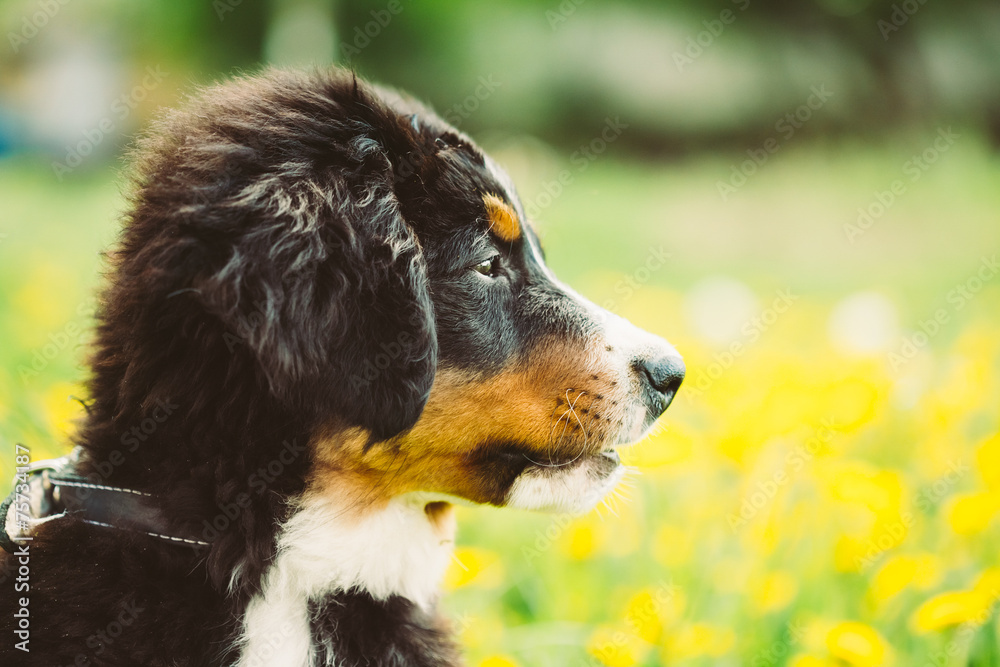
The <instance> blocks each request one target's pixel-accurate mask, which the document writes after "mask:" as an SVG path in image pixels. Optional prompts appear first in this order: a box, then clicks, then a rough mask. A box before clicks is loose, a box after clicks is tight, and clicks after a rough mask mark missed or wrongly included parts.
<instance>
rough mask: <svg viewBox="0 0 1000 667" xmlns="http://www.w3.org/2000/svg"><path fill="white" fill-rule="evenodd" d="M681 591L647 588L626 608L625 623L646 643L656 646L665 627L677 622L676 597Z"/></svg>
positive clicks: (633, 598)
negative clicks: (675, 613)
mask: <svg viewBox="0 0 1000 667" xmlns="http://www.w3.org/2000/svg"><path fill="white" fill-rule="evenodd" d="M679 593H680V590H679V589H676V590H675V589H674V588H673V587H671V588H666V587H661V588H660V589H658V590H653V589H650V588H647V589H645V590H642V591H640V592H639V593H638V594H636V595H634V596H633V597H632V599H631V600H629V602H628V605H627V606H626V608H625V623H626V625H628V628H629V630H631V631H632V633H633V634H635V635H636V636H638V637H641V638H642V639H644V640H645V641H647V642H649V643H651V644H655V643H656V642H657V641H659V639H660V634H661V633H662V632H663V626H664V625H666V624H668V623H671V622H673V621H674V620H676V616H675V615H674V612H675V611H677V607H676V605H677V601H676V600H675V598H676V596H677V595H678V594H679Z"/></svg>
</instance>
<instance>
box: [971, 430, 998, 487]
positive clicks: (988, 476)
mask: <svg viewBox="0 0 1000 667" xmlns="http://www.w3.org/2000/svg"><path fill="white" fill-rule="evenodd" d="M976 463H977V464H978V468H979V474H980V475H982V477H983V481H985V482H986V485H987V486H988V487H990V489H992V490H994V491H996V490H1000V433H997V434H996V435H994V436H993V437H991V438H987V439H986V440H985V441H984V442H983V443H982V445H980V447H979V450H978V451H977V452H976Z"/></svg>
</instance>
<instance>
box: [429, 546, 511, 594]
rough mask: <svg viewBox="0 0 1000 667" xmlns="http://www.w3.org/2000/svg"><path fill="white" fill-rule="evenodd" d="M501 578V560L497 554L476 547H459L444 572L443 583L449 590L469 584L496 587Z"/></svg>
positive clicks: (502, 569)
mask: <svg viewBox="0 0 1000 667" xmlns="http://www.w3.org/2000/svg"><path fill="white" fill-rule="evenodd" d="M503 578H504V568H503V562H502V561H501V560H500V557H499V556H498V555H497V554H495V553H494V552H492V551H490V550H488V549H481V548H478V547H459V548H458V549H455V554H454V557H453V558H452V563H451V567H449V568H448V571H447V572H446V573H445V577H444V585H445V587H446V588H448V589H449V590H454V589H456V588H461V587H462V586H469V585H472V586H479V587H480V588H496V587H497V586H499V585H500V583H501V582H502V581H503Z"/></svg>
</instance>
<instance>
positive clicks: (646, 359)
mask: <svg viewBox="0 0 1000 667" xmlns="http://www.w3.org/2000/svg"><path fill="white" fill-rule="evenodd" d="M632 367H633V368H634V369H635V371H636V373H637V374H638V375H639V379H640V380H641V381H642V383H643V385H644V387H645V389H646V403H647V407H648V408H649V412H650V414H651V415H652V416H656V417H658V416H660V415H661V414H663V412H664V411H665V410H666V409H667V407H669V406H670V403H671V402H672V401H673V400H674V396H676V395H677V390H678V389H680V386H681V382H683V381H684V370H685V369H684V360H683V359H681V358H680V357H679V356H678V355H676V354H663V353H653V354H647V355H644V356H641V357H638V358H636V359H635V360H634V361H633V362H632Z"/></svg>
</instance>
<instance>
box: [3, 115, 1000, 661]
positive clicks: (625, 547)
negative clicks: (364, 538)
mask: <svg viewBox="0 0 1000 667" xmlns="http://www.w3.org/2000/svg"><path fill="white" fill-rule="evenodd" d="M934 137H935V131H934V130H930V131H928V132H926V133H921V132H913V133H911V134H907V135H901V136H898V137H895V138H892V139H887V140H886V142H885V143H884V144H883V145H871V144H866V143H861V142H858V143H851V144H822V143H812V144H802V145H797V144H793V145H790V146H788V147H786V148H783V149H782V151H781V152H780V153H779V154H776V155H775V156H773V157H771V158H770V160H769V161H768V163H767V164H765V165H763V166H762V167H760V168H759V170H758V172H757V173H755V174H754V175H753V176H752V177H750V178H748V179H747V183H746V184H745V185H744V186H742V187H741V188H739V189H738V191H737V192H735V193H733V194H731V195H730V196H729V197H728V200H726V201H723V200H722V198H721V197H720V194H719V190H718V186H717V183H718V181H720V180H725V179H727V178H729V176H730V174H731V168H732V166H733V165H734V164H738V163H739V162H740V161H742V159H744V158H745V157H746V156H745V155H739V154H735V153H734V154H733V155H727V156H722V155H710V156H702V157H696V158H690V159H686V160H684V161H678V162H675V163H669V164H652V163H645V164H643V163H630V162H621V161H617V160H616V159H615V158H614V157H613V156H612V153H613V151H612V152H609V154H608V155H607V156H602V157H600V158H599V159H597V160H595V161H594V162H593V163H591V164H589V165H587V167H586V168H585V169H581V168H579V166H577V165H574V164H573V163H572V162H571V161H570V160H569V155H566V156H559V155H555V154H549V153H544V154H540V153H538V152H537V151H534V149H530V147H525V146H523V145H518V144H513V143H507V144H504V145H503V146H498V147H497V152H498V153H499V154H500V156H501V160H502V161H506V162H507V163H508V164H509V165H510V166H511V168H512V172H513V175H514V178H515V181H516V182H518V183H519V185H520V187H521V189H522V197H523V198H524V199H525V201H531V202H533V203H534V204H536V205H537V206H538V207H539V209H540V210H541V216H540V217H541V221H540V223H539V225H540V228H541V233H542V236H543V238H544V240H545V243H546V246H547V252H548V256H549V262H550V264H551V265H552V266H553V267H554V269H555V270H556V272H557V273H558V274H560V276H561V277H562V278H563V279H564V280H566V281H567V282H569V283H570V284H572V285H574V286H575V287H576V288H577V289H578V290H580V291H581V292H583V293H584V294H585V295H587V296H589V297H590V298H592V299H594V300H595V301H596V302H598V303H601V304H606V305H607V306H609V307H611V308H612V309H614V310H615V311H617V312H619V313H620V314H623V315H625V316H626V317H628V318H630V319H632V320H633V321H634V322H636V323H637V324H639V325H641V326H643V327H646V328H648V329H650V330H653V331H655V332H657V333H660V334H662V335H664V336H665V337H667V338H668V339H670V340H671V341H672V342H673V343H674V344H675V345H676V346H677V348H678V349H679V350H680V351H681V352H682V353H683V354H684V355H685V359H686V361H687V364H688V379H687V381H686V383H685V387H684V388H682V390H681V393H680V396H679V397H678V399H677V400H676V401H675V403H674V406H673V407H671V409H670V410H669V411H668V412H667V414H666V415H665V417H664V419H663V422H662V428H659V429H658V430H657V432H656V433H654V435H652V436H651V437H650V438H648V439H647V440H646V441H644V442H643V443H640V444H639V445H637V446H636V447H635V448H633V449H632V450H630V451H629V452H628V458H629V462H630V463H631V465H633V466H634V467H635V474H633V475H630V476H629V478H628V480H627V484H625V485H623V487H622V488H620V489H619V490H618V492H617V494H616V496H615V497H614V498H612V499H610V500H609V502H608V503H607V505H606V506H602V507H599V508H598V509H597V510H596V511H595V512H593V513H592V514H590V515H588V516H585V517H579V518H571V517H560V516H544V515H532V514H526V513H518V512H512V511H500V510H495V509H492V508H471V507H470V508H462V509H461V510H460V529H459V530H460V532H459V549H458V551H457V554H456V562H455V563H454V565H453V567H452V569H451V571H450V572H449V576H448V581H447V587H448V588H449V590H450V593H449V595H448V597H447V600H446V608H447V610H448V612H449V614H450V615H451V616H452V617H453V619H454V623H455V625H456V627H457V628H458V630H459V631H460V636H461V639H462V642H463V644H464V645H465V647H466V653H467V656H468V661H469V664H470V665H485V666H487V667H504V666H507V665H524V666H548V665H551V666H553V667H554V666H563V665H578V664H579V665H583V664H588V665H589V664H593V665H600V664H606V665H609V666H610V667H628V666H631V665H658V664H665V665H712V666H719V665H750V666H751V667H757V666H763V665H786V664H787V665H795V666H796V667H817V666H820V665H855V666H858V667H861V666H867V665H871V666H874V665H890V664H893V665H899V666H914V667H922V666H923V665H925V664H929V665H935V666H943V665H968V664H975V665H997V664H1000V647H998V641H997V635H998V628H997V618H996V615H995V614H994V607H995V602H996V601H997V599H998V598H1000V556H998V555H997V554H998V553H1000V551H998V547H1000V539H998V538H1000V532H998V526H997V521H996V515H997V514H998V512H1000V435H998V427H1000V379H998V378H1000V336H998V335H997V334H998V327H1000V275H998V273H997V270H994V269H993V268H991V267H993V266H994V262H995V261H996V253H998V252H1000V159H998V157H997V156H996V155H991V154H990V153H989V152H988V151H987V149H986V148H985V147H984V144H983V142H982V141H981V140H980V139H979V137H977V136H975V135H973V134H972V133H965V132H963V131H961V130H960V131H959V138H958V139H957V140H956V141H955V143H954V145H952V146H950V147H949V148H948V149H947V151H943V152H940V154H939V155H937V157H936V158H935V160H934V161H933V162H932V163H929V164H926V165H925V166H926V167H927V168H926V169H918V171H917V172H914V171H913V170H912V166H913V165H912V163H911V160H912V158H913V156H915V155H917V156H919V155H921V154H923V152H924V151H925V150H927V149H928V147H929V146H932V145H933V140H934ZM562 170H569V171H570V173H571V176H572V178H571V180H570V182H569V183H568V184H567V185H565V186H564V187H563V189H562V192H561V193H560V194H558V196H551V194H549V196H548V197H545V196H543V193H546V194H548V191H547V190H546V184H550V185H551V183H552V182H553V180H554V179H555V180H558V177H559V174H560V172H561V171H562ZM917 174H918V175H917ZM915 175H916V177H914V176H915ZM895 181H899V183H900V184H901V186H899V187H897V188H896V189H897V193H895V194H893V195H892V198H893V199H894V201H893V202H892V203H891V204H889V205H887V206H883V208H884V209H885V210H884V213H882V214H880V215H877V216H872V220H871V223H870V224H868V225H867V229H864V230H863V233H861V234H860V235H857V234H854V235H853V237H852V228H851V227H849V226H850V225H854V226H857V225H858V217H859V212H858V209H859V208H862V209H868V210H869V211H873V210H874V211H876V212H877V211H878V210H879V209H878V207H877V206H874V207H873V203H879V199H880V198H881V199H882V200H884V201H888V199H887V195H886V193H892V188H893V183H894V182H895ZM120 187H121V186H120V182H119V181H118V179H116V177H115V175H114V174H112V173H111V172H110V171H107V172H104V171H102V172H94V173H89V174H74V175H73V176H72V177H71V178H68V179H66V181H65V182H64V183H57V182H56V180H55V178H54V177H53V175H52V173H51V171H50V170H49V169H48V167H47V166H46V165H39V164H35V163H30V162H16V161H9V162H6V163H3V162H0V202H2V204H0V208H2V214H0V216H2V217H0V284H2V286H3V289H2V290H0V341H2V347H0V443H2V447H0V452H4V454H3V455H2V458H0V474H2V476H3V477H5V478H9V477H10V475H11V474H12V466H13V443H14V442H21V443H24V444H26V445H27V446H28V447H29V448H30V450H31V452H32V458H34V459H41V458H45V457H47V456H50V455H55V454H59V453H61V452H63V451H65V449H66V447H67V446H68V445H67V442H68V441H67V438H68V434H69V433H70V432H71V431H72V428H73V426H72V424H73V420H74V419H76V418H78V417H79V415H80V413H81V408H80V405H79V404H78V403H77V402H75V401H74V400H73V399H72V398H71V397H73V396H83V395H84V394H83V390H82V388H81V387H80V382H81V381H82V380H83V378H84V376H85V373H84V370H83V367H82V359H83V357H84V354H85V351H86V346H87V341H88V340H89V336H90V332H89V327H90V324H91V321H90V313H91V309H92V305H93V295H94V290H95V287H96V286H97V285H99V284H100V275H99V273H100V267H101V263H100V258H99V252H100V250H101V249H102V248H105V247H106V246H107V245H108V244H109V243H111V242H112V241H113V240H114V238H115V234H116V215H117V214H118V212H119V211H120V208H121V206H122V205H123V202H122V198H121V196H120V192H119V190H120ZM854 231H855V232H856V231H857V230H854ZM664 255H669V259H668V260H667V261H666V262H665V263H664V262H662V261H659V258H662V257H663V256H664ZM779 295H784V296H779ZM734 346H736V347H734Z"/></svg>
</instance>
